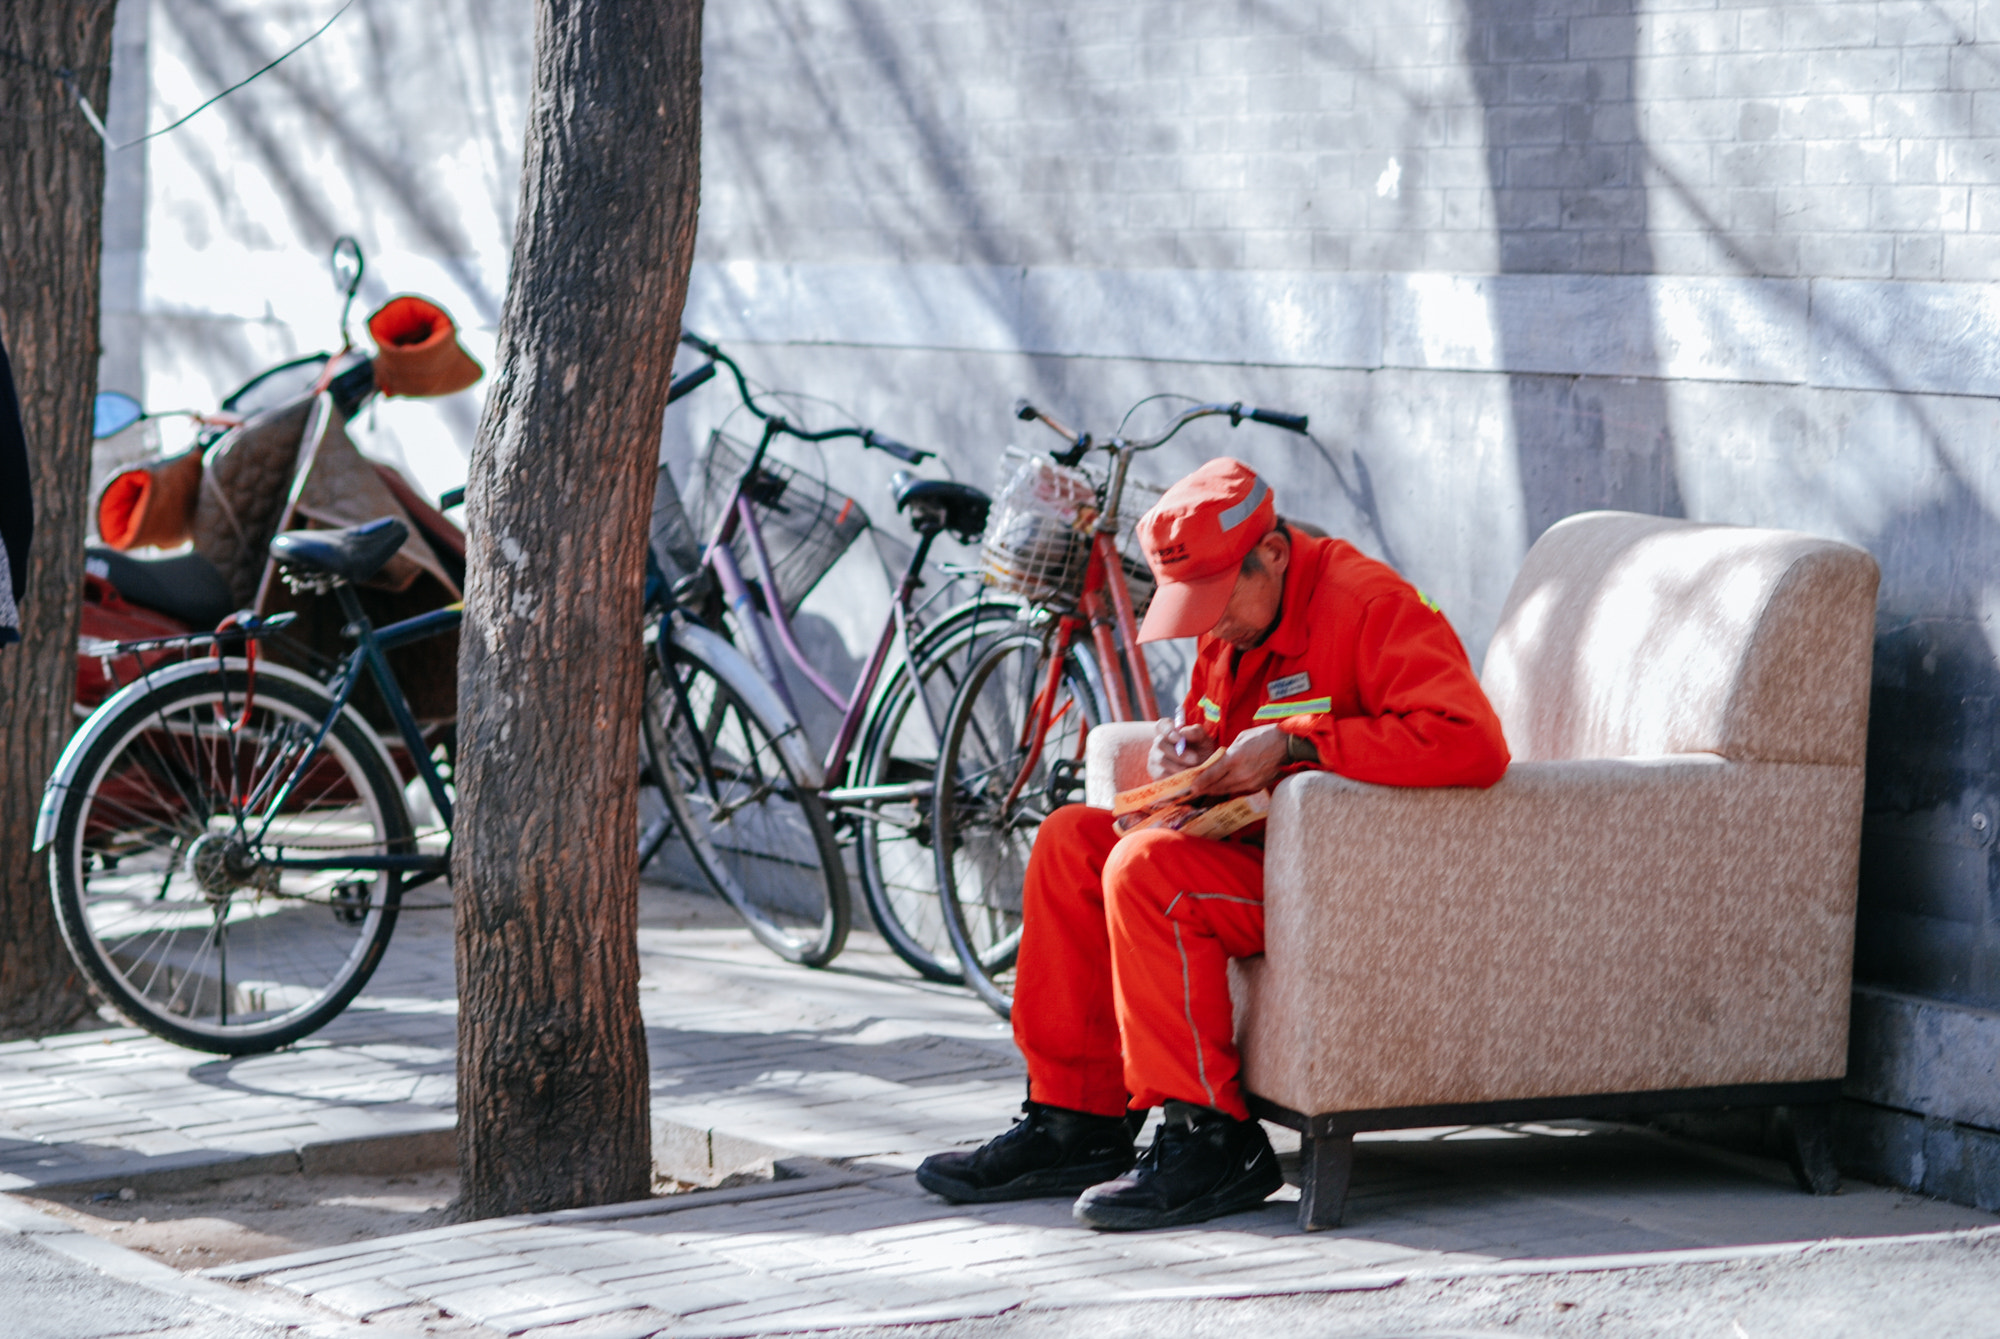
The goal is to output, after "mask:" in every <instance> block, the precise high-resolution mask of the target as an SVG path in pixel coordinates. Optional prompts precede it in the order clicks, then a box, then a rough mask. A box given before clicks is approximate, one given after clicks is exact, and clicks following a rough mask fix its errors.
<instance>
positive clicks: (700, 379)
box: [667, 330, 937, 465]
mask: <svg viewBox="0 0 2000 1339" xmlns="http://www.w3.org/2000/svg"><path fill="white" fill-rule="evenodd" d="M681 343H683V344H685V345H687V346H688V347H689V348H691V349H693V350H694V351H695V352H696V353H699V354H700V355H701V356H702V357H704V358H706V359H708V365H707V366H706V367H698V368H696V369H695V370H694V371H692V372H690V373H688V374H687V375H686V376H684V377H681V378H679V379H678V380H676V381H675V382H674V383H673V384H672V385H670V386H669V387H667V403H668V404H672V403H673V402H674V401H675V400H678V399H680V397H681V396H683V395H686V394H687V393H688V392H689V391H691V390H693V389H694V388H695V387H697V386H699V385H701V384H702V383H704V382H706V381H708V380H709V379H710V378H712V377H713V376H714V375H715V365H716V364H717V363H720V364H722V365H723V366H724V367H726V368H728V369H729V375H730V376H732V377H734V378H735V379H736V393H737V394H738V395H739V396H741V397H742V400H743V407H744V408H745V409H748V410H749V411H750V412H751V413H752V414H754V415H756V416H757V418H758V419H759V420H761V421H762V422H763V423H764V424H765V425H766V427H767V428H768V430H769V431H772V432H780V433H783V434H785V435H786V436H787V437H796V438H798V439H799V440H800V441H802V442H830V441H833V440H834V439H835V438H838V437H852V438H854V439H856V440H857V441H859V442H860V443H861V445H862V446H863V447H873V448H874V449H875V450H877V451H882V452H886V453H887V454H889V455H892V456H894V457H895V458H896V459H898V460H900V461H904V462H905V463H907V464H911V465H921V464H923V463H924V462H925V461H926V460H929V459H931V458H932V457H933V456H935V455H937V452H935V451H924V450H921V449H919V448H917V447H914V446H906V445H904V444H903V443H902V442H899V441H897V440H896V439H895V438H894V437H890V436H888V435H887V434H885V433H879V432H877V431H875V430H874V429H873V428H828V429H826V430H825V431H824V432H807V431H806V430H805V429H803V428H799V427H795V426H793V425H792V424H791V423H788V422H786V421H785V419H784V417H783V416H782V415H779V414H773V413H769V412H767V411H766V410H764V409H763V408H761V407H760V406H759V405H758V404H757V396H756V394H755V392H753V391H752V390H751V389H750V383H749V381H748V380H747V379H746V378H745V377H744V375H743V369H742V368H740V367H738V366H737V365H736V360H735V359H734V358H731V357H730V356H729V355H728V354H726V353H724V352H723V351H722V350H721V349H719V348H717V347H716V346H715V344H714V343H712V342H711V341H709V340H706V339H703V338H702V337H701V336H700V335H697V334H695V333H694V332H693V331H692V330H683V331H681Z"/></svg>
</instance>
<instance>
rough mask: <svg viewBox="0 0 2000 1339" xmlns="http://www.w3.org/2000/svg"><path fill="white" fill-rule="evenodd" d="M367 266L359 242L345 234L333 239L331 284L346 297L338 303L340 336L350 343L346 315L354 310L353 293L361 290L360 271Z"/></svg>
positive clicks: (350, 337)
mask: <svg viewBox="0 0 2000 1339" xmlns="http://www.w3.org/2000/svg"><path fill="white" fill-rule="evenodd" d="M367 268H368V266H367V262H365V261H363V260H362V259H361V243H359V242H357V241H355V240H354V239H353V238H352V237H346V236H341V237H336V238H334V239H333V286H334V288H335V289H336V290H338V291H339V292H341V293H343V294H345V295H346V299H347V300H346V301H345V302H343V303H341V305H340V337H341V339H342V340H344V341H346V342H347V343H348V344H350V345H351V344H352V343H353V342H354V339H353V337H352V336H351V335H349V334H348V333H347V317H348V314H349V313H350V312H352V311H353V310H354V295H355V294H356V293H358V292H360V291H361V273H362V271H363V270H365V269H367Z"/></svg>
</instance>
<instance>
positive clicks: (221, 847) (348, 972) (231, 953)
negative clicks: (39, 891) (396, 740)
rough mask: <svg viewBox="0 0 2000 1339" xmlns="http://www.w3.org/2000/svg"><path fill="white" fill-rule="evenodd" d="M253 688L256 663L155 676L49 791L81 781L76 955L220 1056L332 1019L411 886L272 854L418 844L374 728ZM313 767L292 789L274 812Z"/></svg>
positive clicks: (98, 730) (382, 874)
mask: <svg viewBox="0 0 2000 1339" xmlns="http://www.w3.org/2000/svg"><path fill="white" fill-rule="evenodd" d="M248 682H249V676H248V675H247V674H246V673H245V671H244V670H243V668H242V667H241V662H226V663H224V662H216V663H215V667H214V668H212V669H207V670H205V671H203V672H194V673H176V674H173V675H171V676H169V677H168V678H167V679H166V681H165V682H163V683H159V684H158V686H157V687H154V686H151V685H149V684H146V683H144V682H143V681H142V683H141V684H139V685H135V688H136V689H138V690H139V691H137V692H133V691H132V690H128V691H127V693H126V694H121V695H120V698H114V699H113V700H112V701H111V702H108V703H106V704H105V708H104V709H102V710H101V711H100V713H99V714H98V716H97V717H96V718H94V719H93V720H92V721H90V722H88V723H86V724H85V726H84V728H83V731H82V733H81V734H80V735H79V737H78V739H77V741H76V742H75V743H74V744H73V745H72V748H74V749H78V750H80V752H79V754H78V756H77V759H76V765H75V766H74V767H73V768H63V769H59V771H58V774H57V780H56V781H52V782H51V783H50V785H51V786H52V787H54V786H57V785H60V784H62V779H63V777H64V776H68V777H69V778H70V780H69V783H68V784H67V786H66V787H65V788H64V789H63V790H62V792H61V794H60V797H59V798H58V800H57V805H58V807H57V810H56V821H55V827H54V833H53V839H52V842H51V845H50V850H49V882H50V892H51V895H52V896H53V898H54V901H55V910H56V917H57V920H58V923H59V924H60V926H61V928H62V933H63V938H64V940H65V941H66V943H67V944H68V947H69V950H70V954H71V956H72V957H74V958H75V959H76V962H77V965H78V966H79V967H80V968H81V969H82V970H83V972H84V973H85V975H86V976H87V977H88V978H89V979H90V981H91V982H92V983H93V984H94V985H95V986H96V987H97V988H98V989H99V990H100V991H102V992H103V993H104V995H105V996H106V998H108V999H109V1000H110V1002H111V1004H112V1006H113V1007H114V1008H116V1009H117V1010H118V1012H119V1013H121V1014H123V1015H124V1016H125V1017H126V1018H128V1019H129V1020H131V1021H132V1022H133V1023H135V1024H137V1025H138V1026H139V1027H142V1028H144V1029H145V1030H146V1031H148V1032H151V1033H153V1034H154V1035H155V1036H158V1037H163V1038H165V1039H166V1040H168V1041H171V1042H174V1043H177V1044H178V1045H182V1046H187V1047H191V1048H193V1049H196V1050H203V1051H212V1052H215V1053H217V1054H220V1055H251V1054H256V1053H258V1052H262V1051H271V1050H276V1049H277V1048H279V1047H281V1046H285V1045H289V1044H290V1043H292V1042H295V1041H297V1040H299V1039H300V1038H301V1037H304V1036H306V1035H308V1034H310V1033H312V1032H314V1031H316V1030H317V1029H319V1028H320V1027H323V1026H324V1025H325V1024H326V1023H327V1022H329V1021H330V1020H331V1019H332V1018H333V1017H334V1016H335V1015H337V1014H338V1013H339V1012H340V1011H341V1010H342V1009H344V1008H346V1007H347V1005H348V1004H349V1003H350V1002H351V1001H352V1000H353V999H354V997H355V995H357V994H358V993H359V992H360V990H361V988H362V987H363V986H364V985H366V984H367V982H368V978H369V977H370V976H371V975H372V974H373V973H374V971H375V968H376V967H377V965H378V964H380V962H381V960H382V954H383V951H384V950H385V949H386V948H387V947H388V944H389V936H390V935H391V933H393V931H394V929H395V925H396V914H397V911H398V908H399V906H400V904H401V898H402V876H401V875H399V874H397V873H394V872H390V871H382V870H366V869H347V870H343V869H339V868H333V869H326V870H296V869H279V868H277V867H275V866H273V865H271V864H269V863H268V861H270V860H271V859H274V858H278V857H279V854H280V853H281V852H285V851H289V852H291V853H293V858H300V857H299V853H300V852H307V851H326V852H351V853H354V854H401V853H407V852H410V851H414V850H415V840H414V836H413V834H412V830H411V827H410V820H409V815H408V812H407V810H406V808H405V806H404V802H403V793H402V786H401V784H400V782H399V781H398V780H397V778H396V774H395V772H394V770H393V769H392V768H391V767H390V765H389V763H388V762H387V760H386V758H385V757H384V755H383V753H382V750H381V745H380V743H379V742H378V741H377V740H376V738H375V736H374V733H373V732H372V731H371V730H369V728H368V727H367V726H366V725H365V724H363V723H362V721H361V720H360V718H359V717H358V716H356V715H355V714H354V712H353V711H352V710H351V709H349V710H340V711H338V712H336V710H335V707H334V702H333V699H332V698H331V697H330V696H328V695H327V694H326V693H325V692H324V690H321V689H319V688H318V686H317V685H315V684H312V683H311V682H310V681H307V680H304V679H303V678H302V676H285V675H282V674H280V673H279V672H276V671H273V670H270V669H268V668H267V669H263V670H260V671H258V672H257V674H256V682H255V692H254V695H253V697H252V705H251V706H250V707H249V708H248V709H247V710H246V709H245V707H244V692H245V689H246V687H247V686H248ZM121 699H122V700H121ZM329 718H331V719H332V721H333V724H332V727H331V728H330V729H328V730H327V731H326V735H325V738H324V740H323V741H322V742H321V743H320V745H319V747H318V751H317V754H316V755H311V756H309V754H308V750H310V749H311V748H312V739H313V737H314V735H315V734H317V733H318V731H319V729H320V727H321V725H322V723H323V722H325V721H326V720H328V719H329ZM67 761H68V758H67V757H66V758H65V762H67ZM301 761H304V762H305V767H304V770H303V772H302V773H301V774H300V778H299V782H298V784H297V785H296V786H295V787H294V788H293V789H292V791H291V793H290V796H289V798H288V799H286V798H283V797H282V796H280V804H279V807H278V808H276V809H270V808H266V807H263V806H264V805H265V804H266V803H267V802H268V801H269V800H270V799H271V798H272V797H273V794H274V793H279V792H281V791H282V787H280V786H277V785H275V784H273V783H274V782H275V781H277V780H281V779H282V778H284V777H285V776H286V775H288V773H289V771H290V769H291V768H293V767H294V766H295V765H296V764H298V763H300V762H301ZM246 797H247V799H246ZM314 858H329V857H327V856H318V857H314Z"/></svg>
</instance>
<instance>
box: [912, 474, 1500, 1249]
mask: <svg viewBox="0 0 2000 1339" xmlns="http://www.w3.org/2000/svg"><path fill="white" fill-rule="evenodd" d="M1139 538H1140V542H1141V544H1142V545H1143V547H1144V549H1145V552H1146V560H1147V562H1148V563H1150V564H1151V566H1152V569H1153V574H1154V576H1155V578H1156V579H1157V580H1158V582H1159V587H1158V590H1157V592H1156V593H1155V595H1154V597H1153V604H1152V607H1151V608H1150V609H1149V610H1148V611H1147V614H1146V621H1145V625H1144V626H1143V628H1142V629H1141V630H1140V633H1139V640H1140V641H1142V642H1144V641H1153V640H1157V639H1160V638H1166V637H1189V636H1196V635H1199V636H1200V642H1199V643H1198V645H1197V647H1196V659H1195V666H1194V672H1193V676H1192V680H1191V683H1190V686H1189V689H1188V696H1187V699H1186V701H1185V703H1184V704H1183V706H1182V709H1181V712H1180V714H1179V715H1178V716H1177V717H1176V720H1175V721H1174V722H1171V723H1170V722H1166V721H1162V722H1160V723H1159V725H1158V726H1157V727H1156V730H1157V733H1156V737H1155V739H1154V742H1153V747H1152V750H1151V753H1150V754H1149V756H1148V760H1147V761H1148V766H1149V768H1150V770H1151V771H1152V773H1153V775H1154V776H1156V777H1159V776H1167V775H1171V774H1172V773H1174V772H1177V771H1180V770H1182V769H1185V768H1188V767H1193V766H1195V765H1197V764H1199V763H1202V762H1204V761H1206V760H1207V759H1208V757H1209V756H1210V755H1211V754H1212V753H1214V752H1215V751H1216V750H1217V749H1222V750H1224V751H1226V755H1227V756H1225V757H1224V758H1223V760H1222V761H1220V762H1218V763H1216V764H1215V766H1214V767H1212V768H1210V769H1209V770H1208V771H1207V772H1205V773H1204V774H1203V776H1202V778H1201V780H1200V783H1199V785H1198V789H1199V791H1200V792H1201V793H1206V794H1215V795H1229V794H1243V793H1247V792H1250V791H1255V790H1260V789H1264V788H1266V787H1269V786H1271V785H1274V784H1275V783H1276V782H1277V781H1278V780H1279V779H1280V778H1281V777H1283V776H1284V775H1287V774H1289V773H1291V772H1295V771H1301V770H1305V769H1308V768H1324V769H1325V770H1327V771H1331V772H1338V773H1339V774H1341V775H1342V776H1347V777H1352V778H1354V779H1355V780H1357V781H1370V782H1376V783H1379V784H1383V785H1394V786H1490V785H1492V784H1493V783H1494V782H1495V781H1497V780H1499V779H1500V775H1501V773H1502V772H1504V771H1505V770H1506V768H1507V761H1508V757H1507V746H1506V743H1505V741H1504V740H1503V739H1502V738H1501V733H1500V722H1499V720H1498V718H1497V717H1496V716H1495V715H1494V714H1493V708H1492V707H1491V706H1490V705H1489V704H1488V703H1487V701H1486V695H1485V694H1484V693H1483V692H1482V691H1481V690H1480V687H1479V681H1478V679H1477V678H1476V677H1475V676H1474V674H1473V672H1472V666H1471V665H1470V664H1469V663H1468V662H1467V660H1466V656H1465V650H1464V648H1463V647H1462V646H1460V645H1459V641H1458V637H1457V636H1456V634H1454V633H1453V632H1452V630H1451V626H1450V624H1448V623H1446V622H1445V619H1444V616H1443V615H1442V614H1440V613H1439V612H1438V611H1437V609H1436V607H1435V606H1433V605H1432V604H1431V603H1430V602H1429V601H1428V600H1427V599H1425V598H1424V596H1423V595H1422V594H1421V593H1420V592H1419V591H1417V590H1416V588H1414V587H1413V586H1411V585H1410V584H1409V583H1408V582H1407V581H1405V580H1403V579H1402V578H1401V577H1400V576H1398V575H1397V574H1396V573H1395V572H1394V571H1392V570H1391V569H1390V568H1388V567H1386V566H1384V565H1383V564H1381V563H1379V562H1376V561H1375V560H1374V559H1372V558H1368V557H1366V556H1364V555H1363V554H1361V553H1360V552H1358V551H1357V550H1356V549H1354V547H1353V546H1352V545H1349V544H1346V543H1344V542H1342V541H1340V540H1334V539H1318V538H1311V537H1307V536H1304V535H1299V534H1294V533H1293V532H1292V531H1291V530H1290V528H1289V527H1287V526H1286V525H1284V524H1283V523H1282V522H1281V521H1280V520H1279V519H1278V515H1277V509H1276V501H1275V499H1274V498H1273V497H1272V495H1271V490H1270V488H1269V486H1268V485H1266V484H1265V483H1264V481H1263V480H1262V479H1260V478H1258V477H1257V475H1256V474H1255V473H1253V472H1252V471H1251V470H1250V468H1249V467H1248V466H1246V465H1244V464H1242V463H1241V462H1239V461H1235V460H1230V459H1227V458H1224V459H1220V460H1213V461H1210V462H1209V463H1208V464H1206V465H1204V466H1202V467H1201V468H1200V469H1199V470H1196V471H1195V472H1194V473H1193V474H1191V475H1189V476H1188V477H1187V478H1185V479H1183V480H1181V482H1179V483H1178V484H1175V485H1174V486H1173V487H1172V488H1170V489H1168V490H1167V493H1166V495H1165V496H1164V497H1162V498H1161V500H1160V503H1159V505H1158V506H1156V507H1155V508H1153V510H1152V511H1150V512H1148V513H1147V514H1146V515H1145V517H1144V518H1143V519H1142V520H1141V521H1140V522H1139ZM1263 951H1264V852H1263V849H1262V838H1261V833H1258V834H1254V835H1251V836H1249V837H1248V838H1247V839H1245V838H1244V837H1243V835H1242V834H1239V835H1238V837H1237V838H1234V839H1230V840H1224V841H1214V840H1210V839H1208V838H1204V837H1191V836H1188V835H1186V834H1185V833H1181V832H1176V831H1172V830H1169V829H1161V828H1150V829H1143V830H1141V831H1138V832H1134V833H1131V834H1129V835H1126V836H1125V837H1123V838H1122V839H1121V838H1120V836H1119V835H1118V833H1117V832H1116V831H1115V830H1114V829H1113V827H1112V824H1111V814H1110V813H1109V812H1108V811H1106V810H1103V809H1092V808H1089V807H1087V806H1084V805H1067V806H1065V807H1063V808H1061V809H1058V810H1057V811H1056V812H1055V813H1053V814H1051V815H1050V816H1049V818H1048V819H1047V821H1045V822H1044V823H1043V824H1042V827H1041V830H1040V832H1039V833H1037V835H1036V838H1035V846H1034V852H1033V854H1032V856H1031V857H1030V859H1029V862H1028V872H1027V883H1026V887H1025V889H1024V890H1023V902H1022V933H1021V952H1020V961H1019V967H1018V969H1017V973H1016V977H1015V994H1014V1039H1015V1041H1016V1042H1017V1043H1018V1044H1019V1045H1020V1047H1021V1051H1022V1054H1023V1055H1025V1056H1026V1057H1027V1061H1028V1101H1027V1102H1026V1103H1025V1104H1024V1106H1023V1110H1024V1112H1025V1113H1026V1114H1025V1115H1024V1117H1023V1118H1022V1119H1021V1120H1019V1121H1017V1122H1016V1123H1015V1125H1014V1126H1013V1128H1011V1129H1009V1130H1008V1131H1006V1132H1005V1133H1003V1134H1001V1135H1000V1136H998V1137H997V1138H995V1139H993V1140H991V1141H990V1142H988V1143H987V1144H986V1145H985V1146H984V1147H982V1148H979V1149H977V1150H974V1151H971V1152H958V1153H940V1154H937V1155H936V1156H934V1157H931V1158H927V1159H925V1161H924V1163H923V1165H922V1166H921V1167H919V1168H918V1170H917V1180H918V1181H919V1182H920V1183H921V1184H922V1185H923V1186H924V1187H925V1188H926V1189H928V1190H931V1191H933V1192H935V1193H937V1194H939V1195H942V1196H944V1197H945V1198H946V1199H950V1200H955V1201H959V1202H988V1201H994V1200H1008V1199H1025V1198H1031V1197H1037V1196H1046V1195H1072V1194H1076V1193H1078V1192H1079V1191H1080V1192H1082V1197H1081V1198H1080V1199H1078V1200H1077V1202H1076V1210H1075V1213H1076V1217H1077V1218H1078V1220H1080V1221H1082V1222H1084V1223H1087V1224H1089V1225H1091V1226H1093V1227H1098V1228H1106V1229H1128V1228H1146V1227H1168V1226H1174V1225H1177V1224H1182V1223H1192V1222H1199V1221H1201V1220H1202V1219H1206V1218H1212V1217H1215V1216H1216V1215H1218V1214H1225V1213H1233V1212H1236V1211H1238V1210H1242V1209H1247V1208H1251V1207H1253V1206H1255V1205H1257V1204H1259V1203H1261V1202H1262V1201H1263V1200H1264V1198H1265V1197H1266V1196H1268V1195H1269V1194H1270V1193H1271V1192H1272V1191H1274V1190H1276V1189H1277V1188H1278V1185H1279V1184H1280V1181H1281V1177H1280V1175H1279V1172H1278V1164H1277V1159H1276V1157H1275V1156H1274V1155H1273V1153H1272V1152H1271V1146H1270V1142H1269V1141H1268V1140H1267V1139H1266V1138H1265V1136H1264V1131H1263V1127H1262V1126H1260V1125H1259V1124H1258V1123H1257V1122H1256V1121H1255V1120H1252V1119H1251V1118H1250V1112H1249V1109H1248V1107H1246V1106H1245V1104H1244V1100H1243V1090H1242V1086H1241V1085H1240V1084H1239V1082H1238V1080H1237V1069H1238V1057H1237V1052H1236V1045H1235V1030H1234V1025H1233V1018H1232V1013H1231V1008H1230V1000H1229V980H1228V962H1229V959H1230V958H1240V957H1247V956H1249V955H1251V954H1256V953H1261V952H1263ZM1158 1105H1164V1106H1165V1107H1166V1113H1165V1120H1164V1122H1163V1124H1162V1125H1161V1127H1160V1131H1159V1133H1158V1135H1157V1136H1156V1137H1155V1139H1154V1141H1153V1144H1152V1146H1151V1147H1150V1148H1148V1149H1147V1150H1146V1152H1145V1153H1144V1154H1142V1155H1138V1156H1137V1157H1136V1159H1135V1153H1134V1147H1133V1138H1132V1136H1133V1129H1134V1127H1135V1126H1136V1125H1137V1124H1138V1123H1139V1122H1140V1118H1142V1117H1143V1113H1144V1112H1145V1111H1146V1110H1148V1109H1149V1108H1151V1107H1153V1106H1158Z"/></svg>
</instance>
